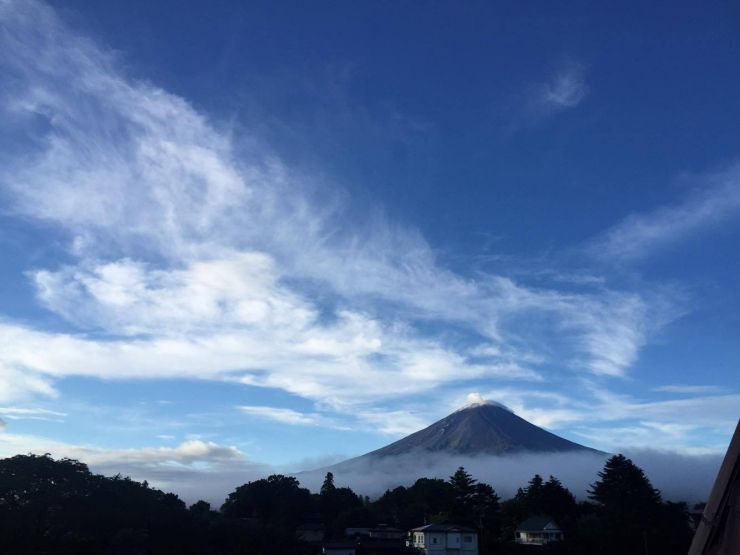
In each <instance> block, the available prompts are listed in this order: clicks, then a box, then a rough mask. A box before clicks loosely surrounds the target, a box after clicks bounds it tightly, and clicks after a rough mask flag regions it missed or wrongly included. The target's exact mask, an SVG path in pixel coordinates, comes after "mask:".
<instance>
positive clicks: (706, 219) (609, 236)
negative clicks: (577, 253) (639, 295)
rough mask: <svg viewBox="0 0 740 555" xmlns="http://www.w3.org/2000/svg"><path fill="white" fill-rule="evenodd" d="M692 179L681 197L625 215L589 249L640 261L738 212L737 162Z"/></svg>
mask: <svg viewBox="0 0 740 555" xmlns="http://www.w3.org/2000/svg"><path fill="white" fill-rule="evenodd" d="M692 179H693V180H694V181H695V182H696V183H697V185H696V186H695V187H694V188H693V190H691V192H689V193H688V194H687V195H686V196H685V197H684V198H683V199H682V200H680V201H678V202H676V203H673V204H669V205H666V206H661V207H659V208H656V209H655V210H652V211H648V212H643V213H636V214H632V215H631V216H628V217H627V218H625V219H624V220H623V221H621V222H620V223H618V224H616V225H615V226H613V227H612V228H610V229H608V230H607V231H606V232H605V233H603V234H602V235H600V236H598V237H596V238H595V239H594V240H593V241H592V242H591V243H590V244H589V246H588V249H589V252H590V253H591V254H592V255H594V256H596V257H598V258H601V259H605V260H617V261H636V260H640V259H642V258H644V257H645V256H647V255H648V254H650V253H652V252H654V251H655V250H657V249H660V248H662V247H666V246H669V245H671V244H673V243H676V242H679V241H682V240H684V239H685V238H686V237H687V236H689V235H690V234H693V233H697V232H700V231H703V230H706V229H710V228H712V227H713V226H716V225H719V224H721V223H724V222H726V221H727V220H728V219H730V218H732V217H733V216H734V215H737V214H738V213H740V164H738V163H735V164H733V165H731V166H729V167H728V168H725V169H724V170H722V171H718V172H714V173H712V174H709V175H704V176H698V177H693V178H692Z"/></svg>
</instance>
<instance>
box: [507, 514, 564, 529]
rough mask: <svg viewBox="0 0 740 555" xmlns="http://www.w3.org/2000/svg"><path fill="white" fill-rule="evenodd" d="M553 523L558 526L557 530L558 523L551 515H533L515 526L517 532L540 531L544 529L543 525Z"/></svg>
mask: <svg viewBox="0 0 740 555" xmlns="http://www.w3.org/2000/svg"><path fill="white" fill-rule="evenodd" d="M550 523H552V524H554V525H555V526H557V527H558V530H559V529H560V526H558V523H557V522H555V521H554V520H553V519H552V517H549V516H547V515H540V516H533V517H530V518H528V519H527V520H525V521H524V522H522V523H521V524H520V525H519V526H517V527H516V531H517V532H541V531H542V530H544V529H545V526H547V525H548V524H550Z"/></svg>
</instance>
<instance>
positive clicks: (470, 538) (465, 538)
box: [463, 536, 473, 543]
mask: <svg viewBox="0 0 740 555" xmlns="http://www.w3.org/2000/svg"><path fill="white" fill-rule="evenodd" d="M463 541H464V542H465V543H473V536H463Z"/></svg>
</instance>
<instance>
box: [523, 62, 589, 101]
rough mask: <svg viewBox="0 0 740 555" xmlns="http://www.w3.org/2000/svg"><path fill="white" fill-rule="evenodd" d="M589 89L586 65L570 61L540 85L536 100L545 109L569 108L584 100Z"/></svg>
mask: <svg viewBox="0 0 740 555" xmlns="http://www.w3.org/2000/svg"><path fill="white" fill-rule="evenodd" d="M589 90H590V89H589V86H588V84H587V83H586V68H585V66H583V65H582V64H578V63H575V62H568V63H565V64H562V65H561V66H560V67H558V68H557V70H556V71H555V72H554V74H553V75H552V77H551V78H550V80H548V81H547V82H545V83H543V84H542V85H541V86H540V87H539V90H538V92H537V96H536V101H537V103H538V104H539V105H540V107H541V109H542V110H544V111H553V112H556V111H562V110H567V109H569V108H575V107H576V106H578V105H579V104H580V103H581V102H583V100H584V99H585V98H586V96H588V93H589Z"/></svg>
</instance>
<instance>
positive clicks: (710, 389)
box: [653, 384, 724, 395]
mask: <svg viewBox="0 0 740 555" xmlns="http://www.w3.org/2000/svg"><path fill="white" fill-rule="evenodd" d="M653 391H661V392H664V393H686V394H691V395H693V394H704V393H722V392H723V391H724V389H723V388H721V387H719V386H717V385H685V384H668V385H661V386H659V387H656V388H653Z"/></svg>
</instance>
